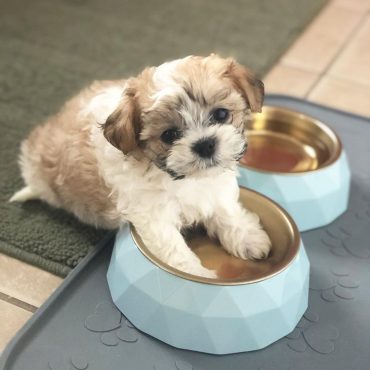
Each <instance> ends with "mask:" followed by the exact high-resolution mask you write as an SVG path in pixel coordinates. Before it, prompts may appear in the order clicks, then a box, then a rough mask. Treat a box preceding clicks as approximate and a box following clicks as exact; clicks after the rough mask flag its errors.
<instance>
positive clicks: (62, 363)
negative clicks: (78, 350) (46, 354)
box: [48, 354, 89, 370]
mask: <svg viewBox="0 0 370 370" xmlns="http://www.w3.org/2000/svg"><path fill="white" fill-rule="evenodd" d="M48 365H49V369H50V370H87V369H88V368H89V363H88V362H87V359H86V358H85V356H84V355H81V354H79V355H73V356H71V357H70V358H67V357H65V356H64V357H60V358H55V359H53V360H50V361H49V363H48Z"/></svg>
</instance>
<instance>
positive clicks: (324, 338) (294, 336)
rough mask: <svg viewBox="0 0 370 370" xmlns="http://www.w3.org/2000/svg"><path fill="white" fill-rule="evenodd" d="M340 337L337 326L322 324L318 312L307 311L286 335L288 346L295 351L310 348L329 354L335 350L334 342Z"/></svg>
mask: <svg viewBox="0 0 370 370" xmlns="http://www.w3.org/2000/svg"><path fill="white" fill-rule="evenodd" d="M338 337H339V331H338V329H337V328H336V327H334V326H332V325H328V324H320V323H319V316H318V314H316V313H314V312H311V311H306V313H305V314H304V316H303V317H302V319H301V320H300V322H299V323H298V325H297V327H296V328H295V329H294V330H293V331H292V332H291V333H290V334H288V335H287V336H286V338H287V339H288V342H287V345H288V347H289V348H290V349H291V350H293V351H295V352H304V351H306V350H307V349H308V348H310V349H311V350H313V351H315V352H317V353H321V354H328V353H331V352H333V351H334V348H335V347H334V343H335V341H336V339H337V338H338Z"/></svg>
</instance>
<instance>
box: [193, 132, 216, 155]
mask: <svg viewBox="0 0 370 370" xmlns="http://www.w3.org/2000/svg"><path fill="white" fill-rule="evenodd" d="M192 149H193V152H195V153H197V154H198V155H199V156H200V157H202V158H211V157H212V156H213V154H215V151H216V139H215V138H212V137H209V138H203V139H200V140H198V141H197V142H196V143H195V144H194V145H193V147H192Z"/></svg>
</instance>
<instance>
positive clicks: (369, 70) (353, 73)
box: [329, 15, 370, 86]
mask: <svg viewBox="0 0 370 370" xmlns="http://www.w3.org/2000/svg"><path fill="white" fill-rule="evenodd" d="M329 74H330V75H332V76H335V77H339V78H342V79H348V80H350V81H353V82H357V83H359V84H368V85H369V86H370V15H368V16H367V18H366V20H365V22H364V23H363V24H362V27H361V28H360V29H359V30H358V32H357V33H356V35H355V36H354V37H353V39H351V41H350V42H349V43H348V45H347V47H346V48H345V49H344V50H343V52H342V53H341V54H340V55H339V57H338V59H337V60H336V61H335V63H334V64H333V65H332V67H331V68H330V70H329Z"/></svg>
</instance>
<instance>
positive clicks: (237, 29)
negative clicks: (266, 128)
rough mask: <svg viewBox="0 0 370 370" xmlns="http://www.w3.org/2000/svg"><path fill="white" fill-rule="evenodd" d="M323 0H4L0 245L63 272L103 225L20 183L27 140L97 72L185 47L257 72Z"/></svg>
mask: <svg viewBox="0 0 370 370" xmlns="http://www.w3.org/2000/svg"><path fill="white" fill-rule="evenodd" d="M325 2H326V0H310V1H305V0H300V1H298V0H274V1H272V0H233V1H218V0H217V1H211V0H168V1H166V0H154V1H144V0H135V1H130V0H106V1H99V0H54V1H50V0H11V1H6V0H0V113H1V114H0V252H4V253H7V254H9V255H11V256H15V257H17V258H19V259H22V260H25V261H27V262H29V263H32V264H35V265H37V266H40V267H41V268H43V269H46V270H49V271H51V272H53V273H56V274H58V275H61V276H65V275H66V274H67V273H68V272H69V271H70V270H71V269H72V268H73V267H74V266H75V265H76V264H77V263H78V261H79V260H80V259H81V258H82V257H83V256H84V255H85V254H86V253H87V252H88V251H89V250H90V249H91V248H92V247H93V246H94V245H95V244H96V243H98V242H99V240H101V239H102V238H103V237H104V235H105V234H106V231H104V230H95V229H93V228H91V227H87V226H85V225H82V224H80V223H79V222H78V221H76V220H75V219H74V218H73V217H71V216H70V215H68V214H67V213H65V212H63V211H61V210H55V209H52V208H50V207H48V206H47V205H45V204H42V203H41V202H38V201H32V202H28V203H26V204H23V205H20V204H9V203H8V202H7V200H8V199H9V197H10V196H11V195H12V194H13V192H14V191H15V190H17V189H19V188H21V187H22V180H21V178H20V175H19V170H18V166H17V155H18V148H19V144H20V142H21V140H22V139H23V138H25V137H26V136H27V133H28V132H29V131H30V130H31V128H32V127H33V126H35V125H36V124H38V123H40V122H41V121H43V120H45V118H46V117H47V116H48V115H50V114H53V113H54V112H56V111H57V109H58V107H59V106H60V105H61V104H62V103H63V102H64V101H65V100H66V99H67V98H68V97H70V96H71V95H72V94H74V93H75V92H77V91H78V90H79V89H80V88H82V87H83V86H85V85H86V84H88V83H89V82H90V81H91V80H94V79H115V78H122V77H124V76H128V75H130V74H132V73H137V72H138V71H140V70H141V69H142V68H143V67H144V66H146V65H156V64H160V63H162V62H163V61H165V60H168V59H172V58H178V57H182V56H186V55H189V54H200V55H206V54H209V53H210V52H214V51H216V52H219V53H220V54H221V55H223V56H234V57H236V58H237V59H238V60H239V61H240V62H242V63H245V64H246V65H249V66H250V67H251V68H252V69H253V70H254V71H256V72H257V74H259V75H260V76H263V74H264V73H266V71H267V70H268V69H269V68H270V67H271V66H272V65H273V63H274V62H275V61H276V60H277V59H278V57H279V56H280V55H281V54H282V53H283V52H284V51H285V50H286V48H287V47H288V46H289V45H290V44H291V43H292V41H293V40H294V39H295V38H296V37H297V36H298V35H299V33H300V32H301V31H302V30H303V29H304V28H305V26H306V25H307V24H308V22H309V21H310V20H311V19H312V18H313V17H314V16H315V14H316V13H317V12H318V11H319V10H320V9H321V7H322V6H323V5H324V3H325Z"/></svg>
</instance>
